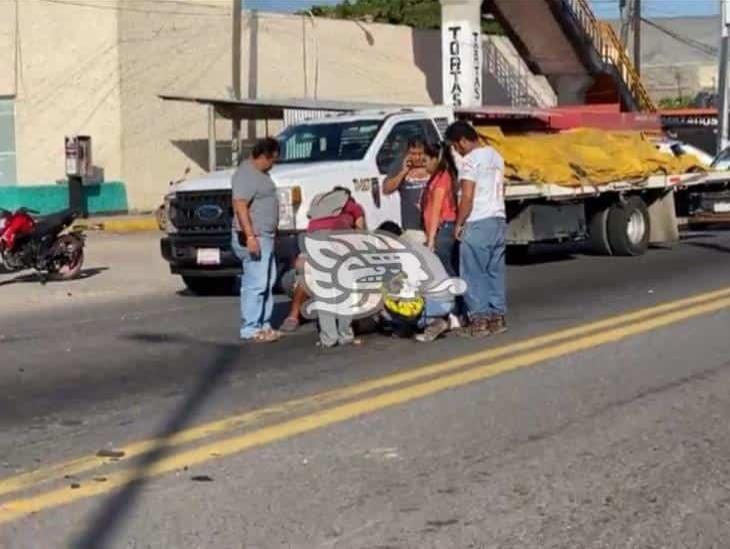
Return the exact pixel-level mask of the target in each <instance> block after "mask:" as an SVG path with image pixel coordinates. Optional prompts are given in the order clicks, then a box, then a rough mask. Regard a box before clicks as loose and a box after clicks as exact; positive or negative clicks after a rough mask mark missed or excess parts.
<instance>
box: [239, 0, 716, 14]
mask: <svg viewBox="0 0 730 549" xmlns="http://www.w3.org/2000/svg"><path fill="white" fill-rule="evenodd" d="M243 2H244V5H245V6H246V8H247V9H259V10H265V11H297V10H301V9H306V8H308V7H309V6H311V5H312V4H337V3H339V0H319V1H311V0H243ZM591 3H592V4H593V7H594V9H595V10H596V13H597V14H598V16H599V17H618V0H591ZM719 11H720V8H719V0H644V15H645V16H646V17H675V16H681V15H713V14H717V13H719Z"/></svg>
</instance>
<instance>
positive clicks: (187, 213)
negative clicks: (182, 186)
mask: <svg viewBox="0 0 730 549" xmlns="http://www.w3.org/2000/svg"><path fill="white" fill-rule="evenodd" d="M232 219H233V209H232V205H231V191H200V192H181V193H178V194H177V196H176V197H175V198H174V199H173V200H172V201H171V202H170V220H171V221H172V223H173V225H175V227H176V228H177V230H178V232H180V233H188V234H211V233H225V232H229V231H230V230H231V221H232Z"/></svg>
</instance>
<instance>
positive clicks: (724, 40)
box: [717, 0, 730, 153]
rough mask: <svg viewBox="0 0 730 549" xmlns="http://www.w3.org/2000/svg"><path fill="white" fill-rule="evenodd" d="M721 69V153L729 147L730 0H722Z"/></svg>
mask: <svg viewBox="0 0 730 549" xmlns="http://www.w3.org/2000/svg"><path fill="white" fill-rule="evenodd" d="M720 24H721V25H722V30H721V32H720V36H721V39H720V70H719V78H718V89H717V98H718V102H719V103H718V106H717V152H718V153H720V152H722V151H723V150H725V149H726V148H727V147H728V144H729V143H728V97H727V85H728V77H727V63H728V46H729V44H728V42H729V41H730V38H729V36H730V29H729V28H728V26H729V25H730V6H728V0H720Z"/></svg>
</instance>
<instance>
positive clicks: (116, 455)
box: [96, 448, 124, 459]
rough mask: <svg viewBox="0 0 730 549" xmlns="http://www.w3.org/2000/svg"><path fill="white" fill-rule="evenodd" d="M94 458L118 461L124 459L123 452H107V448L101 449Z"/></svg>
mask: <svg viewBox="0 0 730 549" xmlns="http://www.w3.org/2000/svg"><path fill="white" fill-rule="evenodd" d="M96 457H100V458H112V459H120V458H123V457H124V452H122V451H121V450H109V449H107V448H102V449H101V450H99V451H98V452H97V453H96Z"/></svg>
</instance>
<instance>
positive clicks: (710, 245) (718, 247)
mask: <svg viewBox="0 0 730 549" xmlns="http://www.w3.org/2000/svg"><path fill="white" fill-rule="evenodd" d="M688 246H694V247H695V248H704V249H705V250H714V251H716V252H724V253H727V254H730V246H725V245H723V244H716V243H715V242H689V243H688Z"/></svg>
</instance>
